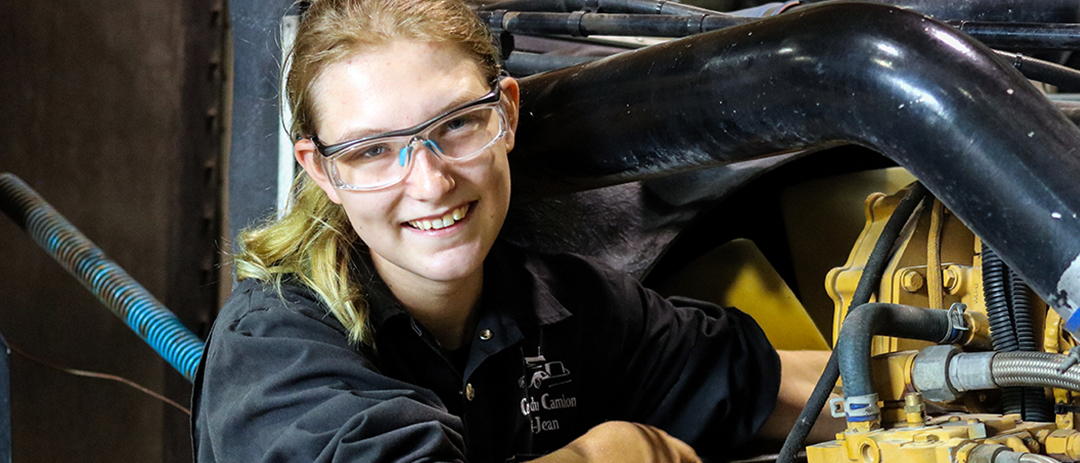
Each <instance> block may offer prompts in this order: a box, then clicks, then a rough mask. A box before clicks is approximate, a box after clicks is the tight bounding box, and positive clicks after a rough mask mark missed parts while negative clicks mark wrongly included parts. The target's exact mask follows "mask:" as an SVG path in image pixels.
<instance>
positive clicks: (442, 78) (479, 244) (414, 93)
mask: <svg viewBox="0 0 1080 463" xmlns="http://www.w3.org/2000/svg"><path fill="white" fill-rule="evenodd" d="M489 85H490V84H489V83H488V82H486V81H485V79H484V77H483V75H482V73H481V71H480V68H479V66H478V65H477V64H476V63H475V62H473V61H472V60H471V59H470V58H469V57H468V55H466V54H465V53H464V52H462V51H461V50H459V49H457V48H455V47H453V46H451V45H448V44H440V43H425V42H416V41H408V40H396V41H392V42H390V43H388V44H386V45H382V46H377V47H373V48H370V49H366V50H364V51H361V52H358V53H356V54H353V55H352V56H351V57H350V58H348V59H346V60H343V61H340V62H337V63H334V64H331V65H329V66H327V68H326V69H325V71H324V72H323V73H322V75H321V76H320V77H319V79H318V80H317V81H316V82H315V86H314V90H315V91H314V103H315V116H316V127H317V129H318V137H319V139H320V140H321V141H323V142H324V143H326V144H334V143H340V142H343V141H347V140H351V139H355V138H359V137H362V136H368V135H373V134H378V133H383V132H389V131H393V130H400V129H405V128H409V127H412V126H415V125H417V124H420V123H422V122H425V121H427V120H429V119H431V118H432V117H434V116H436V115H438V114H440V113H442V112H444V111H446V110H448V109H452V108H455V107H457V106H459V105H462V104H464V103H468V102H470V101H473V100H476V99H478V98H480V97H482V96H484V95H485V94H487V93H488V92H489V91H490V90H491V89H490V87H489ZM501 85H502V90H503V94H504V96H503V101H504V103H505V106H504V108H505V109H506V114H507V116H508V119H509V122H510V130H509V131H508V133H507V135H506V136H505V137H504V138H503V139H501V140H499V141H498V142H496V143H495V144H494V145H493V146H492V147H490V148H489V149H488V150H487V152H485V153H483V154H481V155H479V156H477V157H475V158H472V159H469V160H466V161H461V162H455V161H451V160H446V159H442V158H439V157H436V156H435V155H434V154H433V153H432V152H431V151H429V150H428V149H427V148H424V147H423V145H422V144H416V145H415V146H416V150H415V152H414V154H413V156H414V159H413V166H412V170H411V171H410V172H409V173H408V175H407V176H406V177H405V179H404V180H403V181H402V182H400V183H398V184H396V185H392V186H389V187H387V188H383V189H380V190H374V191H345V190H337V189H335V188H334V187H333V185H332V184H331V182H330V180H329V179H328V178H327V177H326V175H325V172H324V171H323V169H322V164H321V161H322V159H321V158H322V155H321V154H319V153H318V152H317V151H315V147H314V144H313V143H312V142H311V141H310V140H307V139H304V140H301V141H299V142H297V144H296V155H297V160H298V161H299V162H300V163H301V164H302V165H303V166H304V169H305V170H306V171H307V172H308V174H309V175H311V177H312V179H313V180H315V182H316V183H318V184H319V186H320V187H322V189H323V190H324V191H325V192H326V194H327V195H328V196H329V197H330V199H331V200H332V201H334V202H335V203H338V204H341V205H342V206H343V207H344V209H345V212H346V214H347V215H348V217H349V220H350V222H351V223H352V226H353V228H354V229H355V230H356V233H357V234H358V235H359V236H360V238H361V239H362V240H363V241H364V243H365V244H367V246H368V248H369V250H370V252H371V257H372V261H373V262H374V264H375V267H376V269H377V270H378V272H379V274H380V275H381V276H382V277H383V279H384V280H386V282H387V283H388V284H390V285H391V287H392V288H394V287H395V286H397V287H400V286H403V285H414V284H416V283H422V282H425V281H426V282H454V281H460V280H465V279H468V278H470V277H476V276H478V275H479V272H482V270H483V261H484V258H485V257H486V256H487V253H488V251H489V250H490V249H491V246H492V244H493V243H494V241H495V237H496V236H497V235H498V233H499V229H500V228H501V227H502V224H503V219H505V218H506V211H507V208H508V207H509V204H510V170H509V167H508V164H507V152H509V151H510V149H511V148H512V147H513V143H514V133H513V129H514V125H515V122H516V119H517V98H518V92H517V84H516V82H514V81H513V80H512V79H504V80H503V81H502V83H501Z"/></svg>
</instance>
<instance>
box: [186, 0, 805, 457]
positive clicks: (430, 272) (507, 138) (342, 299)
mask: <svg viewBox="0 0 1080 463" xmlns="http://www.w3.org/2000/svg"><path fill="white" fill-rule="evenodd" d="M497 57H498V55H497V51H496V49H495V47H494V46H493V44H492V41H491V39H490V37H489V36H488V33H487V31H486V29H485V28H484V26H483V25H482V24H481V23H480V22H479V21H478V20H477V19H476V17H475V15H474V14H473V13H472V12H471V11H470V10H469V9H468V8H467V7H465V6H464V5H463V4H462V3H461V2H460V1H456V0H446V1H442V0H440V1H433V0H316V1H314V2H312V4H311V6H310V8H309V9H308V10H307V11H306V13H305V15H304V18H303V20H302V22H301V24H300V28H299V31H298V35H297V37H296V39H295V46H294V49H293V51H292V57H291V58H292V59H291V66H290V67H289V69H288V75H287V79H288V80H287V95H288V102H289V105H290V107H291V109H292V113H293V115H294V123H293V126H292V127H291V131H292V135H293V136H294V138H295V140H296V144H295V153H296V159H297V161H299V163H300V164H301V165H302V166H303V168H304V174H302V175H301V176H300V177H299V179H298V182H297V185H296V191H295V196H294V198H293V203H292V205H291V208H290V210H289V211H288V213H287V214H286V215H285V217H284V218H282V219H280V220H278V221H275V222H271V223H268V224H266V225H265V226H263V227H261V228H257V229H254V230H251V231H249V232H247V233H246V235H244V236H243V238H242V245H243V251H242V252H241V253H240V254H239V255H238V256H237V260H236V264H237V276H238V279H239V280H240V282H239V284H238V285H237V286H236V288H235V289H234V290H233V294H232V296H231V298H230V299H229V301H228V303H226V305H225V307H224V308H223V309H222V311H221V313H220V315H219V316H218V319H217V322H216V324H215V326H214V329H213V331H212V334H211V336H210V339H209V340H208V348H207V353H206V356H205V357H204V362H203V364H202V365H201V367H200V371H199V374H198V377H197V378H196V386H195V401H194V402H195V403H194V411H195V414H194V415H195V418H194V425H193V426H194V441H195V445H196V456H197V459H198V461H201V462H204V463H208V462H226V461H228V462H253V461H298V462H299V461H303V462H310V461H320V462H323V461H325V462H331V461H334V462H337V461H364V462H383V461H474V462H487V461H492V462H506V461H526V460H533V459H536V460H537V461H554V462H561V461H618V462H633V461H698V460H697V456H696V453H695V449H696V450H697V451H698V452H702V454H707V455H712V456H718V457H723V456H724V455H726V454H729V453H728V452H730V451H731V450H732V449H733V448H734V447H737V446H739V445H741V444H743V443H745V442H746V441H747V440H748V439H749V438H751V437H752V436H754V435H755V433H759V432H764V433H765V434H766V435H768V434H769V433H771V434H772V437H782V436H783V435H784V434H785V433H786V430H785V423H789V422H790V421H792V420H793V419H794V416H795V415H797V413H798V408H799V406H801V403H800V402H799V399H800V398H801V397H802V396H805V395H806V394H808V392H809V389H810V388H812V380H813V379H814V378H815V376H814V375H815V374H816V373H817V371H820V369H817V371H814V370H815V368H816V367H814V366H813V365H815V362H816V363H818V364H821V365H823V364H824V360H825V358H826V357H824V356H822V355H815V356H814V358H813V360H814V361H813V362H809V363H806V362H804V363H803V364H802V366H801V368H802V369H803V371H804V374H803V375H801V376H803V377H804V379H803V380H801V381H800V380H792V379H790V378H791V377H792V375H786V376H785V379H784V382H783V384H781V379H780V374H779V373H780V361H779V359H778V356H777V354H776V353H775V351H773V350H772V348H771V347H770V346H769V344H768V342H767V340H766V339H765V337H764V335H763V334H762V333H761V331H760V329H759V328H758V327H757V326H756V324H754V322H753V320H751V319H750V318H749V317H747V316H746V315H744V314H742V313H741V312H738V311H736V310H730V309H721V308H719V307H716V306H712V305H709V304H704V303H699V302H694V301H689V300H680V301H677V302H678V304H679V305H680V306H679V307H676V306H675V305H673V304H672V302H670V301H667V300H664V299H662V298H660V297H659V296H657V295H656V294H655V293H653V292H651V291H649V290H647V289H644V288H642V287H640V286H639V285H638V284H637V282H636V281H634V280H632V279H631V278H629V277H627V276H625V275H622V274H619V273H618V272H614V271H612V270H609V269H605V268H603V267H600V266H597V265H595V264H593V263H591V262H589V261H587V260H584V259H581V258H578V257H575V256H551V255H538V254H534V253H531V252H527V251H524V250H521V249H517V248H515V247H513V246H511V245H509V244H506V243H502V242H499V240H498V234H499V230H500V228H501V226H502V223H503V219H504V218H505V217H506V212H507V208H508V206H509V203H510V172H509V169H508V163H507V156H508V153H510V151H511V149H512V148H513V146H514V131H515V130H516V124H517V118H518V112H519V103H518V85H517V83H516V82H515V81H514V80H513V79H510V78H506V77H502V78H500V71H499V67H498V62H497ZM786 355H787V354H785V356H786ZM807 365H810V366H809V367H808V366H807ZM796 376H799V375H796ZM778 391H779V394H780V400H779V405H776V410H777V412H776V413H774V412H773V410H774V405H775V404H777V403H778V399H777V397H778ZM763 426H765V428H764V431H762V429H763ZM788 426H789V424H788ZM687 443H689V444H690V445H688V444H687ZM691 445H692V446H693V448H692V447H691Z"/></svg>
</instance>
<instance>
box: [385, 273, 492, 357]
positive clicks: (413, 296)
mask: <svg viewBox="0 0 1080 463" xmlns="http://www.w3.org/2000/svg"><path fill="white" fill-rule="evenodd" d="M373 262H374V263H375V268H376V270H377V271H378V272H379V276H380V277H382V279H383V281H384V282H386V285H387V286H388V287H389V288H390V292H392V293H393V294H394V297H396V298H397V299H398V301H401V304H402V305H403V306H404V307H405V311H406V312H408V313H409V315H412V316H413V318H416V320H417V321H418V322H420V324H421V325H424V328H427V330H428V331H430V332H431V334H432V335H434V336H435V339H436V340H437V341H439V345H440V346H441V347H442V348H443V349H446V350H454V349H457V348H459V347H461V346H463V345H464V344H466V341H467V340H468V339H469V338H471V337H472V335H473V331H475V330H476V323H477V311H476V310H475V309H476V306H477V303H478V302H479V300H480V291H481V290H482V288H483V283H484V271H483V268H482V267H481V268H479V269H477V271H475V272H473V273H472V274H470V275H468V276H466V277H464V278H461V279H457V280H452V281H431V280H427V279H425V278H422V277H419V276H417V275H414V274H412V273H409V272H406V271H404V270H402V269H400V268H397V267H395V266H392V265H380V264H381V263H380V261H379V260H378V259H373Z"/></svg>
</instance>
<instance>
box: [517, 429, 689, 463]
mask: <svg viewBox="0 0 1080 463" xmlns="http://www.w3.org/2000/svg"><path fill="white" fill-rule="evenodd" d="M534 461H535V462H536V463H579V462H603V463H636V462H640V463H701V459H700V458H698V456H697V453H696V452H694V449H692V448H690V446H689V445H686V443H685V442H683V441H681V440H679V439H676V438H674V437H671V436H670V435H668V433H666V432H664V431H662V430H660V429H657V428H654V427H652V426H648V425H644V424H639V423H629V422H626V421H608V422H606V423H603V424H601V425H599V426H596V427H594V428H592V429H590V430H589V432H587V433H585V435H583V436H581V437H579V438H577V439H576V440H574V441H573V442H571V443H570V444H568V445H567V446H566V447H563V448H561V449H559V450H558V451H556V452H554V453H551V454H550V455H547V456H545V457H543V458H540V459H538V460H534Z"/></svg>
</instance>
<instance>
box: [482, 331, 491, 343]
mask: <svg viewBox="0 0 1080 463" xmlns="http://www.w3.org/2000/svg"><path fill="white" fill-rule="evenodd" d="M488 339H491V330H484V331H481V332H480V340H481V341H487V340H488Z"/></svg>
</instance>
